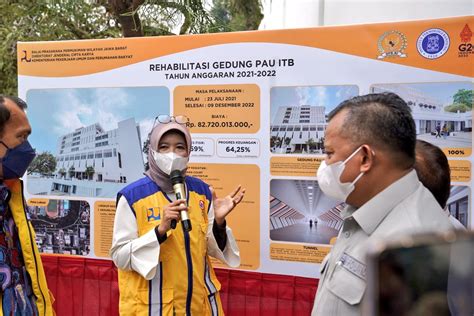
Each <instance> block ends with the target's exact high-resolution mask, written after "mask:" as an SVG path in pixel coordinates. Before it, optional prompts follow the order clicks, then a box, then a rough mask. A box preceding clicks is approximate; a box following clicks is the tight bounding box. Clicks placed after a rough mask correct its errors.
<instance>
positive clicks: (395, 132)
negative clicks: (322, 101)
mask: <svg viewBox="0 0 474 316" xmlns="http://www.w3.org/2000/svg"><path fill="white" fill-rule="evenodd" d="M343 110H347V116H346V118H345V120H344V124H343V126H341V129H340V130H341V134H342V135H343V136H344V137H347V138H349V139H351V140H352V141H353V142H354V143H356V144H369V145H370V144H373V145H376V146H378V147H381V148H384V149H387V150H389V151H390V152H391V153H392V161H393V162H395V163H396V164H397V165H399V166H400V167H402V168H408V167H411V166H413V164H414V163H415V142H416V129H415V121H414V120H413V117H412V116H411V110H410V108H409V107H408V105H407V104H406V102H405V101H403V99H402V98H400V97H399V96H398V95H396V94H395V93H373V94H366V95H362V96H357V97H354V98H352V99H349V100H346V101H343V102H342V103H341V104H339V105H338V106H337V107H336V108H335V109H334V110H332V111H331V112H330V113H329V116H328V118H329V121H330V120H331V119H332V118H333V117H334V116H335V115H336V114H338V113H339V112H341V111H343Z"/></svg>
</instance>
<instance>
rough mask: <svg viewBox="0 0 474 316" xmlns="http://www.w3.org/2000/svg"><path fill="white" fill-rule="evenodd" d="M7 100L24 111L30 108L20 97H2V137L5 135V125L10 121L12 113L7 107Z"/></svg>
mask: <svg viewBox="0 0 474 316" xmlns="http://www.w3.org/2000/svg"><path fill="white" fill-rule="evenodd" d="M5 99H10V100H12V101H13V103H15V104H16V105H17V106H18V107H19V108H20V109H22V110H23V111H24V110H26V108H27V107H28V106H27V105H26V102H25V101H23V100H22V99H20V98H18V97H13V96H4V95H0V135H2V134H3V129H4V127H5V123H6V122H7V121H8V120H9V119H10V111H9V110H8V109H7V108H6V106H5Z"/></svg>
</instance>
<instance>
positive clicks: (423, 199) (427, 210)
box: [397, 183, 452, 230]
mask: <svg viewBox="0 0 474 316" xmlns="http://www.w3.org/2000/svg"><path fill="white" fill-rule="evenodd" d="M397 208H398V209H399V212H402V213H403V215H404V217H403V218H404V220H403V221H404V223H403V225H404V226H411V227H413V228H420V229H423V230H425V229H426V230H436V229H440V230H443V229H444V228H447V229H450V228H452V225H451V223H450V221H449V219H448V216H447V214H446V212H444V211H443V209H442V208H441V206H440V205H439V203H438V201H436V199H435V197H434V196H433V194H432V193H431V192H430V191H429V190H428V189H427V188H425V187H424V186H423V185H421V183H420V185H419V186H418V188H417V189H416V190H415V191H414V192H413V193H412V194H410V195H409V196H408V197H407V198H406V199H405V200H404V201H402V202H401V203H400V204H399V205H398V207H397Z"/></svg>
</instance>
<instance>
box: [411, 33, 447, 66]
mask: <svg viewBox="0 0 474 316" xmlns="http://www.w3.org/2000/svg"><path fill="white" fill-rule="evenodd" d="M416 48H417V49H418V52H419V53H420V55H421V56H423V57H425V58H428V59H436V58H440V57H441V56H443V55H444V54H446V52H447V51H448V49H449V36H448V34H447V33H446V32H445V31H443V30H442V29H429V30H426V31H424V32H423V33H421V35H420V37H418V40H417V42H416Z"/></svg>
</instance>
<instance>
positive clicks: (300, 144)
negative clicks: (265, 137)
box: [270, 105, 327, 154]
mask: <svg viewBox="0 0 474 316" xmlns="http://www.w3.org/2000/svg"><path fill="white" fill-rule="evenodd" d="M325 110H326V108H325V107H324V106H309V105H301V106H288V107H283V106H280V107H279V108H278V111H277V114H276V115H275V117H274V119H273V122H272V125H271V126H270V145H271V152H273V153H319V154H322V153H323V152H322V149H323V142H324V139H323V138H324V131H325V130H326V126H327V123H326V114H325Z"/></svg>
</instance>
